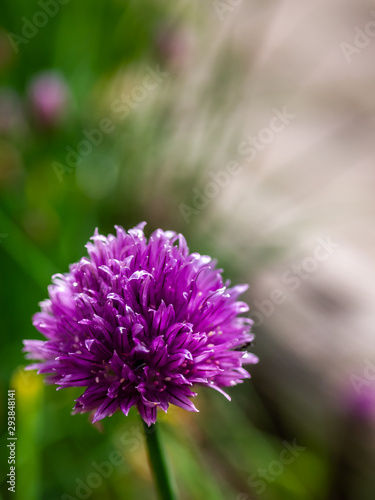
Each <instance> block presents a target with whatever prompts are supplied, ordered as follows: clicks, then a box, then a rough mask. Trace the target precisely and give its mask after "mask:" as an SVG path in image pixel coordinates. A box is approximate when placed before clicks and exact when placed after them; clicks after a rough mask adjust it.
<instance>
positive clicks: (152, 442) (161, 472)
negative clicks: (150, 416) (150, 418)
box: [142, 420, 177, 500]
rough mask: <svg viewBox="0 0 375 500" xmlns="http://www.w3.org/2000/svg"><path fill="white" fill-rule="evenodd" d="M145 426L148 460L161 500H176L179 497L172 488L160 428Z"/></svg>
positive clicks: (144, 424) (153, 425)
mask: <svg viewBox="0 0 375 500" xmlns="http://www.w3.org/2000/svg"><path fill="white" fill-rule="evenodd" d="M142 421H143V420H142ZM143 426H144V431H145V436H146V443H147V449H148V458H149V461H150V467H151V470H152V473H153V476H154V480H155V483H156V487H157V490H158V495H159V498H160V500H176V499H177V496H176V494H175V492H174V489H173V487H172V483H171V478H170V474H169V471H168V467H167V463H166V459H165V454H164V451H163V447H162V445H161V441H160V437H159V431H158V426H157V425H156V424H152V425H151V426H150V427H148V426H147V424H146V423H145V422H144V421H143Z"/></svg>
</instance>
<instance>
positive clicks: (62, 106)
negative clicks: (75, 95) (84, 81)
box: [28, 71, 71, 129]
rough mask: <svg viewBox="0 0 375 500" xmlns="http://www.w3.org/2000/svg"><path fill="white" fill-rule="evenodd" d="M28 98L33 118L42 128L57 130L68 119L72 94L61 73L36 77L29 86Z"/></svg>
mask: <svg viewBox="0 0 375 500" xmlns="http://www.w3.org/2000/svg"><path fill="white" fill-rule="evenodd" d="M28 97H29V105H30V109H31V113H32V115H33V118H34V119H35V121H36V122H37V124H38V125H40V126H41V127H42V128H47V129H50V128H55V127H56V126H59V125H61V123H63V122H64V120H65V119H66V116H67V111H68V109H69V105H70V102H71V94H70V90H69V87H68V84H67V82H66V80H65V78H64V77H63V75H61V74H60V73H58V72H56V71H47V72H44V73H40V74H39V75H37V76H35V77H34V78H33V79H32V80H31V82H30V84H29V88H28Z"/></svg>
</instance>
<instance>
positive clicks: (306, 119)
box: [145, 0, 375, 432]
mask: <svg viewBox="0 0 375 500" xmlns="http://www.w3.org/2000/svg"><path fill="white" fill-rule="evenodd" d="M223 6H224V7H223ZM372 11H373V13H372ZM176 19H177V20H179V19H183V22H182V25H183V26H182V28H181V29H180V33H183V34H184V36H185V38H184V40H185V41H186V44H185V46H184V47H185V51H186V54H185V55H184V58H183V62H184V64H183V66H182V67H180V68H179V73H178V74H177V75H175V77H174V79H173V83H172V84H169V85H168V86H166V87H163V88H160V90H159V92H158V96H157V100H162V101H168V100H172V101H174V102H177V103H178V104H177V105H174V107H173V111H172V113H173V116H174V118H173V120H174V127H173V128H172V129H171V132H170V136H169V137H168V139H167V141H166V144H167V145H168V147H167V146H166V148H165V157H163V155H162V159H161V162H160V163H162V164H163V165H164V169H163V170H162V171H161V172H160V170H159V171H158V172H157V175H156V174H150V180H151V181H152V182H151V181H150V183H149V191H147V190H146V192H145V198H147V197H148V196H149V195H150V193H151V191H152V189H153V188H154V187H155V185H158V186H159V187H160V188H161V189H162V190H164V191H165V193H166V197H165V200H164V201H163V200H160V199H158V200H155V201H154V202H153V203H154V206H153V207H152V208H153V210H154V212H153V213H155V214H158V213H163V220H165V219H167V220H170V224H171V225H173V226H177V227H178V228H181V230H184V228H185V227H188V226H189V225H190V224H192V225H194V227H195V230H196V231H198V233H199V234H202V235H203V234H210V237H211V240H212V245H213V247H214V246H215V245H216V246H217V247H218V248H221V249H223V248H224V249H226V250H227V251H228V252H229V253H230V255H232V256H233V259H235V261H236V264H237V265H238V267H241V269H245V273H243V272H242V275H243V280H244V281H246V280H251V283H252V285H251V288H250V292H249V295H248V296H247V299H248V300H249V302H250V304H251V308H252V311H251V312H252V313H253V314H254V316H253V317H254V319H256V320H257V321H256V324H257V323H258V326H259V329H258V331H259V332H261V333H260V334H259V335H258V339H257V346H258V348H259V350H260V351H261V352H262V354H263V359H264V360H265V361H264V362H265V363H267V361H266V360H267V359H272V368H271V371H272V373H270V375H269V379H273V380H274V382H273V384H276V386H278V387H279V390H280V391H281V394H285V395H286V397H290V398H291V412H292V413H293V411H294V410H293V408H294V409H295V408H297V410H295V411H294V413H295V418H302V419H303V418H306V412H308V413H309V415H310V417H311V418H314V415H315V416H316V418H319V415H318V414H319V412H320V413H321V412H325V413H326V414H328V413H330V412H331V411H332V412H333V413H335V412H345V411H346V410H347V408H346V404H347V401H348V400H349V401H352V400H351V398H352V397H353V398H354V399H355V398H357V397H358V398H359V399H360V398H361V397H362V394H361V390H362V389H364V390H366V389H367V386H369V385H370V380H368V377H370V376H371V375H366V376H367V378H365V383H364V384H363V385H362V386H361V385H360V387H359V390H358V387H357V388H356V386H355V384H353V382H352V377H353V375H355V374H357V375H358V376H363V373H364V370H365V369H366V366H367V365H366V363H368V362H371V363H372V362H374V363H375V340H374V326H375V311H374V299H375V288H374V286H373V283H374V281H375V261H374V252H375V231H374V230H373V214H374V208H375V205H374V196H373V193H374V185H375V174H374V153H375V151H374V148H375V145H374V125H375V118H374V115H373V113H374V107H375V99H374V91H373V89H374V83H375V4H374V3H372V2H366V1H360V2H352V1H349V0H346V1H342V0H340V1H338V0H337V1H332V2H329V3H327V2H323V1H314V2H312V1H309V2H298V1H296V0H287V1H280V2H270V1H267V2H264V1H262V2H261V1H258V2H245V1H243V2H235V1H232V2H229V1H228V2H206V3H205V6H204V9H202V5H201V3H199V2H197V1H193V0H192V1H189V2H182V3H181V4H179V6H178V7H176ZM189 25H191V26H192V25H199V26H200V28H201V29H199V30H197V29H195V30H192V32H193V34H194V36H189ZM202 27H203V28H204V29H202ZM197 68H198V69H197ZM285 113H286V118H285ZM280 115H283V116H284V121H282V119H281V118H280ZM275 116H279V119H278V122H276V119H275V120H273V118H274V117H275ZM271 124H272V125H274V127H275V129H277V130H273V131H271V132H270V126H271ZM265 129H268V131H267V130H266V131H265ZM249 138H250V139H249ZM251 138H252V139H251ZM254 140H257V142H256V145H255V142H253V143H251V141H254ZM251 144H253V146H251ZM171 148H173V150H172V149H171ZM245 151H247V152H245ZM231 161H232V162H233V161H235V162H238V164H239V165H240V166H241V172H240V173H239V174H236V175H232V176H231V177H230V181H228V182H227V183H226V185H225V187H223V188H220V186H219V188H220V189H216V191H217V192H216V191H215V189H214V190H213V191H212V186H211V188H210V187H207V185H208V184H209V183H210V182H211V181H212V174H213V173H216V175H220V172H223V171H224V170H225V168H226V165H227V164H228V162H231ZM176 165H179V167H178V168H176ZM180 165H181V167H180ZM191 177H193V178H194V179H196V181H195V184H194V183H193V184H192V186H193V187H194V186H195V187H196V188H197V189H198V190H199V192H200V193H203V194H204V192H205V191H204V190H205V189H206V190H207V193H209V192H210V189H211V192H212V193H213V192H215V194H214V195H213V196H206V198H207V199H208V201H207V203H206V205H205V206H204V208H197V204H194V192H193V191H191V199H190V203H189V200H187V201H186V205H188V206H189V207H190V208H191V209H194V211H195V212H194V213H193V214H191V213H190V214H189V215H188V216H186V214H185V216H184V215H183V213H182V212H181V206H180V205H181V204H180V203H179V201H180V200H179V199H178V195H176V194H175V189H176V179H180V181H181V179H186V180H188V179H191ZM182 182H183V181H182ZM223 182H224V181H223ZM224 184H225V183H224ZM195 193H196V191H195ZM195 202H197V200H195ZM179 208H180V209H179ZM155 217H157V215H156V216H155ZM190 227H191V226H190ZM218 228H219V229H218ZM321 239H323V240H324V241H326V244H327V245H328V246H329V241H331V242H333V244H332V248H330V250H329V251H326V254H325V255H326V258H323V255H324V251H323V250H321V253H320V254H319V250H317V247H319V245H320V244H319V241H321ZM327 241H328V243H327ZM315 252H318V254H319V255H321V256H322V258H321V259H320V260H317V259H316V258H315V257H314V255H315ZM314 259H315V262H314ZM295 266H296V267H295ZM298 266H299V267H298ZM304 269H305V270H304ZM306 269H307V270H306ZM288 272H289V274H287V273H288ZM298 273H300V274H298ZM293 277H294V281H292V278H293ZM288 280H289V282H288ZM293 283H294V284H293ZM275 290H279V292H275ZM280 293H281V294H282V295H280ZM278 294H279V295H278ZM271 296H272V297H273V299H275V297H276V299H275V300H276V301H278V302H277V303H276V302H275V301H274V300H273V299H272V300H271V298H270V297H271ZM264 301H266V303H264ZM270 301H271V305H270ZM262 308H263V309H265V311H266V312H265V313H264V311H263V309H262ZM270 311H271V312H270ZM255 330H257V328H256V329H255ZM293 363H297V364H300V365H301V366H302V367H303V369H301V370H300V371H299V372H298V376H297V377H295V374H294V372H293V370H292V369H291V367H292V366H293ZM374 366H375V364H374ZM373 375H374V377H375V372H374V374H373ZM291 377H292V378H293V383H291ZM306 380H312V381H313V389H311V391H309V390H306ZM275 381H276V382H275ZM273 387H274V385H273ZM292 391H293V393H294V394H293V393H292ZM304 404H305V405H304ZM355 404H356V403H354V405H355ZM358 404H360V403H358ZM298 408H303V410H301V415H299V417H298V415H297V414H298ZM327 432H329V431H327Z"/></svg>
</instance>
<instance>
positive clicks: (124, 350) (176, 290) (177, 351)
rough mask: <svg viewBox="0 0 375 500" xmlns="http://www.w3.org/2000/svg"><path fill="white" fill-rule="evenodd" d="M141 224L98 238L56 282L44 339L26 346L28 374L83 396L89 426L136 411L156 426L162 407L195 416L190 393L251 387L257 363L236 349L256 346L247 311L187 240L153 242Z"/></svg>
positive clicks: (166, 235)
mask: <svg viewBox="0 0 375 500" xmlns="http://www.w3.org/2000/svg"><path fill="white" fill-rule="evenodd" d="M144 226H145V223H142V224H139V225H138V226H136V227H135V228H134V229H131V230H129V231H128V232H126V231H125V230H124V229H123V228H122V227H118V226H116V236H114V235H111V234H110V235H108V237H104V236H102V235H100V234H98V231H97V230H96V231H95V234H94V236H93V237H92V240H93V243H88V244H87V245H86V247H87V249H88V253H89V258H86V257H84V258H82V259H81V260H80V261H79V262H78V263H76V264H72V265H71V266H70V270H69V273H67V274H63V275H61V274H59V275H55V276H54V277H53V284H52V285H51V286H50V287H49V297H50V298H49V299H48V300H45V301H44V302H42V303H41V309H42V311H41V312H39V313H37V314H35V316H34V318H33V323H34V325H35V327H36V328H37V329H38V330H39V331H40V332H41V333H42V334H43V335H44V336H45V337H46V338H47V339H48V340H47V341H41V340H26V341H24V344H25V351H27V352H28V355H27V357H28V358H29V359H34V360H39V361H40V362H39V363H36V364H33V365H31V366H29V367H28V368H29V369H34V368H38V370H39V371H38V373H47V374H48V376H47V381H48V382H49V383H53V384H58V385H59V386H60V388H63V387H72V386H73V387H76V386H82V387H86V390H85V392H84V393H83V394H82V395H81V396H80V397H79V398H78V399H77V400H76V405H75V408H74V413H84V412H91V411H92V412H94V411H95V413H94V416H93V422H95V421H97V420H100V419H102V418H104V417H106V416H111V415H112V414H113V413H114V412H115V411H116V410H121V411H122V412H123V413H124V414H125V415H127V414H128V412H129V410H130V408H131V407H132V406H136V407H137V408H138V411H139V413H140V415H141V417H142V418H143V419H144V420H145V422H146V423H147V424H148V425H150V424H151V423H154V422H155V421H156V414H157V408H161V409H162V410H164V411H167V409H168V406H169V405H170V404H174V405H177V406H180V407H181V408H184V409H186V410H188V411H197V410H196V408H195V406H194V404H193V403H192V401H191V398H192V397H193V396H195V395H196V393H195V392H193V391H192V386H194V385H204V386H207V387H212V388H213V389H216V390H218V391H219V392H222V393H223V394H224V395H225V396H226V397H227V398H228V399H230V398H229V396H228V395H227V394H226V393H225V392H224V391H223V390H222V388H223V387H228V386H232V385H236V384H237V383H240V382H241V381H242V380H243V379H244V378H249V377H250V375H249V373H248V372H247V371H246V370H245V369H244V368H243V367H242V365H243V364H244V363H256V362H257V358H256V356H254V355H253V354H250V353H247V352H243V351H242V350H241V349H240V348H241V347H242V346H244V345H248V343H250V342H251V341H252V340H253V335H252V334H250V333H249V330H250V327H251V323H252V321H251V320H250V319H248V318H245V317H241V316H238V315H239V314H241V313H244V312H246V311H247V310H248V306H247V305H246V304H245V303H243V302H239V301H237V300H236V299H237V298H238V296H239V295H240V294H241V293H242V292H244V291H245V290H246V289H247V286H246V285H240V286H235V287H233V288H229V282H227V283H225V284H224V283H223V281H222V277H221V272H222V271H221V270H220V269H216V268H215V266H216V261H214V260H212V259H211V258H210V257H207V256H204V255H199V254H198V253H189V249H188V247H187V245H186V241H185V239H184V237H183V236H182V235H181V234H176V233H174V232H173V231H162V230H161V229H158V230H157V231H155V232H154V233H152V235H151V236H150V238H149V240H148V241H147V239H146V237H145V235H144V233H143V228H144Z"/></svg>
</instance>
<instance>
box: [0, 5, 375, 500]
mask: <svg viewBox="0 0 375 500" xmlns="http://www.w3.org/2000/svg"><path fill="white" fill-rule="evenodd" d="M356 5H357V7H356V8H355V9H354V7H352V6H351V2H349V1H347V2H332V5H330V7H327V6H326V5H325V4H324V3H323V2H306V3H305V6H304V7H303V6H301V5H299V4H298V2H295V1H289V2H260V1H253V2H234V1H229V0H227V1H226V0H223V1H222V2H215V1H212V2H210V1H208V2H197V1H193V0H192V1H184V0H181V1H179V2H167V1H152V0H144V1H143V2H140V1H129V0H95V1H91V2H90V1H88V0H81V1H79V2H76V1H66V0H65V1H64V2H61V3H59V2H58V1H57V0H50V1H48V0H46V1H45V2H43V0H41V1H39V2H35V1H29V0H28V1H26V0H2V1H1V5H0V197H1V200H0V259H1V288H0V328H1V336H2V347H1V353H2V362H1V364H0V373H1V392H2V399H1V404H0V415H1V423H2V429H1V432H2V438H1V447H2V452H1V453H2V462H1V481H2V489H1V495H2V497H1V498H15V499H16V500H37V499H38V500H60V499H62V500H63V499H64V500H68V499H72V498H73V499H86V498H91V499H92V500H96V499H101V500H105V499H111V500H112V499H116V498H119V499H120V498H127V499H133V498H134V499H135V498H142V499H143V498H144V499H146V498H147V499H148V498H150V499H152V498H155V495H154V490H153V485H152V481H151V478H150V474H149V471H148V467H147V462H146V455H145V449H144V442H143V435H142V426H141V424H140V422H139V419H138V417H137V415H136V413H135V412H131V414H130V416H129V417H128V418H124V417H123V416H122V415H119V414H116V415H114V416H113V417H112V418H111V419H107V420H106V421H104V422H103V423H102V424H100V425H96V426H93V425H91V424H90V423H89V422H88V418H87V416H85V415H77V416H74V417H73V416H71V415H70V411H71V408H72V407H73V400H74V399H75V398H76V397H77V396H78V395H79V394H80V392H79V391H78V392H77V391H75V390H70V389H69V390H68V389H65V390H64V391H59V392H56V391H55V388H54V387H46V386H44V385H43V382H42V377H37V376H36V375H35V374H34V373H30V372H27V373H25V372H24V371H23V367H24V366H25V364H26V363H25V360H24V357H23V354H22V352H21V348H22V339H24V338H40V335H39V333H38V332H36V331H35V330H34V329H33V327H32V324H31V317H32V315H33V314H34V313H35V312H36V311H37V309H38V302H40V301H41V300H43V299H44V298H45V297H46V294H47V286H48V284H49V283H50V279H51V275H52V274H54V273H57V272H65V271H67V269H68V265H69V264H70V263H72V262H74V261H76V260H77V259H79V258H80V257H81V256H82V255H83V253H84V252H85V250H84V244H85V243H86V242H87V241H88V239H89V238H90V236H91V235H92V234H93V231H94V229H95V227H98V228H99V230H100V232H102V233H103V234H107V233H108V232H111V231H113V226H114V225H115V224H120V225H122V226H124V227H125V228H130V227H132V226H133V225H135V224H137V223H139V222H140V221H142V220H146V221H147V222H148V226H147V231H148V234H149V233H150V232H151V231H152V230H154V229H156V228H157V227H162V228H164V229H174V230H177V231H181V232H182V233H183V234H184V235H185V236H186V238H187V241H188V243H189V246H190V248H191V250H192V251H198V252H200V253H208V254H210V255H213V256H214V257H216V258H218V260H219V264H220V266H222V267H223V268H224V269H225V277H226V278H230V279H231V280H232V282H233V283H239V282H250V283H251V287H250V292H249V293H248V294H247V296H246V297H245V300H247V301H248V302H249V303H250V305H251V312H253V311H255V316H256V318H255V316H254V319H258V320H259V317H261V321H257V323H258V324H257V327H256V328H255V332H256V334H257V340H256V343H255V346H254V351H255V352H256V353H257V354H258V355H259V356H260V358H261V362H260V364H259V365H258V366H255V367H254V368H253V369H252V374H253V378H252V380H251V381H250V382H246V383H245V384H244V385H242V386H239V387H237V388H233V389H232V390H231V396H232V402H231V403H228V402H227V401H226V400H225V399H224V398H222V397H221V396H220V395H219V394H217V393H215V394H211V393H210V392H209V391H207V390H201V391H200V394H199V396H198V397H197V407H198V408H199V409H200V413H199V414H193V415H191V414H187V413H186V412H183V411H179V410H178V409H172V410H171V411H170V412H169V413H168V415H167V416H161V425H162V430H163V438H164V439H165V441H166V446H167V449H168V454H169V458H170V462H171V465H172V469H173V473H174V477H175V479H176V482H177V485H178V490H179V492H180V497H181V498H182V499H194V500H200V499H204V500H211V499H213V500H221V499H223V500H224V499H225V500H228V499H233V500H250V499H258V498H259V499H265V500H284V499H285V500H286V499H288V500H291V499H296V500H297V499H298V500H308V499H323V498H324V499H327V500H328V499H329V500H334V499H346V498H348V499H349V498H350V499H353V500H354V499H355V500H359V499H369V500H370V499H372V498H373V494H374V491H375V478H374V470H375V469H374V415H375V411H374V409H375V398H374V396H373V394H374V392H373V390H372V389H373V388H371V384H370V381H371V383H373V380H372V379H373V378H375V372H372V371H371V370H372V369H371V368H370V369H368V372H365V370H366V366H368V364H369V363H371V360H372V359H374V347H373V344H374V342H373V338H372V337H373V331H374V330H373V328H374V318H373V314H372V313H373V305H371V306H370V304H373V299H374V297H373V294H372V289H373V285H372V286H371V283H373V281H372V279H371V277H372V276H373V275H374V272H373V271H374V265H373V264H374V259H373V256H374V251H373V250H374V248H375V244H374V237H373V229H372V226H373V224H372V219H371V214H372V213H373V209H374V207H373V201H372V200H373V196H372V193H373V183H374V175H373V163H372V158H373V147H372V142H373V140H372V135H371V130H372V128H371V124H372V121H371V120H372V116H373V115H372V113H373V107H374V104H373V102H372V101H371V99H369V96H370V95H372V93H373V92H372V90H371V92H370V89H372V88H373V83H374V76H373V74H372V73H371V72H368V71H367V70H366V68H368V67H369V61H373V59H372V58H373V56H374V53H373V49H372V47H371V46H370V45H369V44H370V42H369V44H368V45H369V47H368V48H366V49H364V48H363V49H361V51H362V50H363V53H361V54H360V53H358V52H355V53H354V54H355V56H354V55H353V58H354V57H355V60H353V64H352V65H350V66H349V65H348V63H347V61H346V60H345V57H343V54H342V50H341V47H340V43H342V41H343V40H347V41H348V42H351V43H354V42H353V36H354V35H355V32H354V31H353V28H354V26H355V25H356V23H357V24H358V25H360V26H362V27H365V26H366V23H368V22H369V21H370V20H371V17H370V7H371V5H370V3H368V2H365V1H363V2H359V3H358V4H356ZM351 9H354V10H351ZM371 43H373V42H371ZM366 47H367V45H366ZM358 50H359V49H358ZM361 51H360V52H361ZM370 64H371V62H370ZM366 99H367V100H366ZM285 106H287V109H288V111H289V112H290V113H293V114H294V115H295V116H296V118H293V123H292V124H291V125H289V124H288V125H287V126H286V127H285V131H282V132H280V133H277V134H276V137H274V138H272V142H271V140H268V139H267V141H266V140H264V142H263V143H262V146H261V147H260V148H259V149H257V150H256V152H255V156H256V159H255V161H253V160H251V161H250V160H248V159H246V158H245V157H244V156H243V153H241V148H240V147H239V144H241V142H243V141H246V140H247V137H248V136H249V134H252V135H253V136H258V137H261V135H260V134H261V130H262V127H265V126H266V125H267V124H268V123H269V122H270V119H271V118H272V116H274V113H275V111H274V110H275V108H277V109H278V110H280V111H281V110H283V109H284V107H285ZM274 135H275V134H274ZM242 149H243V148H242ZM241 155H242V156H241ZM231 161H238V164H241V169H242V170H241V173H240V174H238V175H236V176H235V178H234V177H233V178H231V180H230V185H227V184H225V186H224V187H223V186H220V183H219V181H217V183H216V187H214V188H213V189H214V191H213V192H212V187H211V191H210V188H209V187H207V186H208V184H209V183H210V182H212V179H213V178H214V176H215V175H216V176H220V175H223V174H222V172H223V171H224V169H225V168H226V166H227V165H228V162H231ZM353 167H355V168H354V169H353ZM224 177H225V179H227V177H226V176H224ZM228 182H229V181H228ZM217 186H219V187H217ZM202 193H203V194H202ZM205 193H206V194H205ZM357 217H358V218H360V220H361V226H360V229H359V228H358V224H357V220H358V219H357ZM328 234H331V235H332V237H333V239H334V241H340V250H338V252H337V253H335V255H334V257H332V258H331V259H330V260H329V261H327V262H325V263H323V264H322V265H321V266H320V267H319V269H317V270H314V271H313V272H311V274H309V275H308V279H307V278H306V276H307V275H306V274H305V277H304V278H301V279H300V285H301V286H300V289H299V290H298V292H295V293H290V294H289V295H288V300H287V301H286V302H285V303H284V304H282V305H277V304H275V303H274V304H273V305H272V304H271V303H270V302H269V297H270V292H271V291H272V290H273V289H274V288H275V286H277V287H278V288H279V282H280V277H281V276H282V275H283V274H284V273H285V271H288V270H289V269H292V268H293V267H292V266H293V265H297V264H298V263H299V262H300V261H301V260H302V261H303V259H304V258H309V257H311V256H312V255H314V250H315V248H316V245H317V243H316V241H317V238H319V237H326V236H327V235H328ZM281 281H282V279H281ZM366 283H367V284H368V286H367V287H366V286H365V284H366ZM284 287H285V280H284ZM361 287H362V288H361ZM349 292H350V293H349ZM264 300H266V301H268V302H267V304H268V306H267V305H264V303H263V302H262V301H264ZM262 303H263V306H262ZM259 304H260V305H259ZM270 304H271V306H270ZM262 307H264V308H266V309H267V307H268V308H269V307H271V308H272V309H273V310H272V311H271V313H267V312H266V313H264V312H263V309H262ZM259 311H261V314H259ZM256 313H258V314H256ZM369 332H372V336H371V335H368V333H369ZM373 366H375V365H373ZM355 374H357V375H358V376H359V377H362V381H360V382H359V388H360V390H355V389H356V387H355V384H354V383H353V375H355ZM357 382H358V380H357ZM9 387H12V388H15V389H16V391H17V437H18V441H17V489H16V493H15V494H9V492H7V490H6V484H5V482H4V481H5V474H6V472H7V471H8V467H7V465H6V462H5V460H6V453H5V451H4V450H5V449H6V437H7V434H6V395H7V390H8V388H9Z"/></svg>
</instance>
